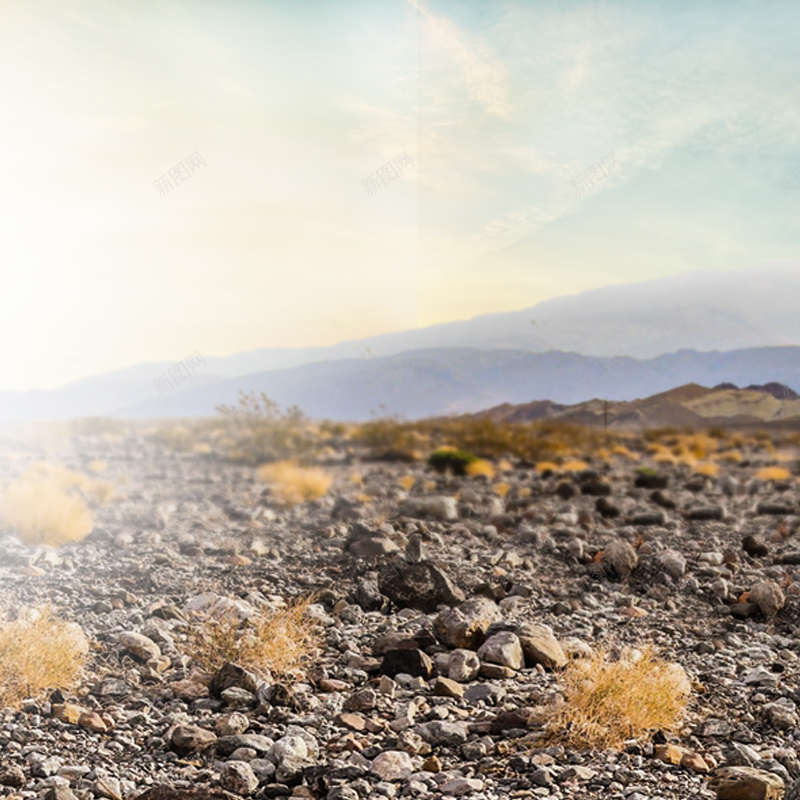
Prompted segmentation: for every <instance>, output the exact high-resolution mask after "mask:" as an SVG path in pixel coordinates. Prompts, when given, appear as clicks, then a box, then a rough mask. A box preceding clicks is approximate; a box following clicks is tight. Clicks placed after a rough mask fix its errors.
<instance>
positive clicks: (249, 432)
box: [216, 392, 321, 463]
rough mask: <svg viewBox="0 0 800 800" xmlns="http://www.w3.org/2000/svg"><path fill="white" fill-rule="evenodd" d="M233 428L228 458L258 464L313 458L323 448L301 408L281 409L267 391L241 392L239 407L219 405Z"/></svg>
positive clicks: (220, 410)
mask: <svg viewBox="0 0 800 800" xmlns="http://www.w3.org/2000/svg"><path fill="white" fill-rule="evenodd" d="M216 410H217V411H218V412H219V413H220V414H222V416H223V417H224V418H225V419H226V421H227V422H228V425H229V430H228V434H229V435H228V438H229V442H230V443H229V447H228V455H229V456H230V457H231V458H234V459H235V460H240V461H246V462H249V463H257V462H260V461H278V460H284V459H288V458H300V457H303V456H309V455H311V454H312V453H313V451H314V450H315V448H316V447H317V446H319V444H320V441H321V437H320V436H319V435H315V431H314V428H313V426H312V424H311V422H310V421H309V420H308V419H307V418H306V417H305V415H304V414H303V412H302V411H301V410H300V409H299V408H298V407H297V406H290V407H289V408H286V409H283V410H282V409H281V407H280V406H279V405H278V403H277V402H275V400H273V399H272V398H270V397H268V396H267V395H266V394H265V393H264V392H261V393H260V394H258V395H257V394H256V393H255V392H240V393H239V401H238V403H237V404H236V405H235V406H228V405H225V404H222V405H219V406H216Z"/></svg>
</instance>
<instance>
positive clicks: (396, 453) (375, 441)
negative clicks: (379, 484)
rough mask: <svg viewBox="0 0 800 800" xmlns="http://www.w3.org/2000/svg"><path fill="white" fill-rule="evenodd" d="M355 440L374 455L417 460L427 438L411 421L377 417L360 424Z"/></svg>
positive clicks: (398, 459)
mask: <svg viewBox="0 0 800 800" xmlns="http://www.w3.org/2000/svg"><path fill="white" fill-rule="evenodd" d="M353 440H354V441H355V442H356V443H358V444H360V445H362V446H364V447H366V448H367V449H368V450H369V451H370V453H371V454H372V456H373V457H375V458H383V459H387V460H396V461H415V460H417V459H418V458H420V452H419V448H420V446H421V445H422V444H423V443H424V441H425V438H424V436H423V435H422V433H421V432H420V431H419V430H417V429H415V427H414V425H413V424H412V423H410V422H400V421H398V420H396V419H393V418H386V419H375V420H370V421H369V422H365V423H364V424H363V425H360V426H359V427H358V428H357V429H356V431H355V432H354V434H353Z"/></svg>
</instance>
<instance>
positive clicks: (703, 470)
mask: <svg viewBox="0 0 800 800" xmlns="http://www.w3.org/2000/svg"><path fill="white" fill-rule="evenodd" d="M694 471H695V472H696V473H697V474H698V475H707V476H708V477H709V478H713V477H714V476H715V475H717V474H718V473H719V464H714V463H712V462H711V461H704V462H703V463H702V464H696V465H695V467H694Z"/></svg>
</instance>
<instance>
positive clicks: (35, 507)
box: [0, 466, 94, 547]
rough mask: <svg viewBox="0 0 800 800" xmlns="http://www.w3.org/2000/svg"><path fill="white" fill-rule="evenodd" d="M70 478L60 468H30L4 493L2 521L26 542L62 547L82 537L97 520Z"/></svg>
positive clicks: (0, 503)
mask: <svg viewBox="0 0 800 800" xmlns="http://www.w3.org/2000/svg"><path fill="white" fill-rule="evenodd" d="M67 472H69V470H67ZM75 474H77V473H75ZM79 477H80V476H79ZM66 478H68V480H66ZM70 481H72V478H70V477H69V476H65V475H64V473H63V472H60V471H59V470H56V471H55V472H54V473H53V474H48V473H47V472H46V470H43V469H42V468H41V467H39V466H34V467H32V468H30V469H28V470H27V471H26V472H24V473H22V474H21V475H20V476H18V477H17V478H16V479H15V480H13V481H12V482H11V483H10V484H9V485H8V486H7V487H6V488H5V490H4V491H3V493H2V496H0V522H1V523H2V524H3V525H4V526H6V527H9V528H12V529H13V530H14V531H15V532H16V533H17V535H18V536H19V537H20V539H22V541H23V542H25V543H26V544H46V545H50V546H51V547H58V546H59V545H61V544H66V543H67V542H77V541H80V540H81V539H83V537H84V536H86V535H87V534H88V533H89V532H90V531H91V530H92V528H93V527H94V523H93V521H92V515H91V513H90V512H89V509H88V508H87V506H86V504H85V503H84V501H83V499H82V498H81V497H80V496H79V495H78V494H76V493H75V492H74V491H71V490H70V483H69V482H70Z"/></svg>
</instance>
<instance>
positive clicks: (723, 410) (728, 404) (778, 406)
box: [470, 383, 800, 428]
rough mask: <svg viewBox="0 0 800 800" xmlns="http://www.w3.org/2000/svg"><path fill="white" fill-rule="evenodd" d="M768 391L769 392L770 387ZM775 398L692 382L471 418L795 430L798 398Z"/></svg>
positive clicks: (506, 408) (756, 390) (501, 409)
mask: <svg viewBox="0 0 800 800" xmlns="http://www.w3.org/2000/svg"><path fill="white" fill-rule="evenodd" d="M728 386H733V388H732V389H731V388H727V387H728ZM771 388H773V391H774V387H771ZM791 394H792V395H793V397H789V398H787V399H778V398H777V397H775V396H773V393H772V391H769V390H767V388H766V387H764V386H752V387H748V388H747V389H737V388H736V387H735V385H734V384H730V383H723V384H721V385H718V386H716V387H714V388H713V389H709V388H707V387H705V386H699V385H697V384H696V383H690V384H686V385H685V386H679V387H677V388H675V389H672V390H670V391H667V392H660V393H659V394H656V395H653V396H652V397H646V398H644V399H641V400H634V401H630V402H613V401H612V402H607V401H601V400H591V401H589V402H585V403H576V404H574V405H568V406H554V405H552V404H550V405H549V406H548V407H547V408H546V409H545V406H544V404H542V403H541V402H533V403H526V404H522V405H517V406H514V405H510V404H507V403H506V404H504V405H502V406H496V407H494V408H490V409H487V410H485V411H481V412H479V413H477V414H473V415H470V416H473V417H479V418H480V417H487V418H489V419H492V420H494V421H496V422H527V421H537V420H541V419H545V418H547V419H558V420H560V421H562V422H572V423H581V424H585V425H605V424H606V422H607V424H608V427H609V428H628V427H646V428H652V427H660V426H674V427H683V426H689V427H705V426H709V425H759V426H762V425H767V426H770V425H773V424H774V425H784V424H786V423H792V424H793V425H794V424H796V426H797V427H800V398H798V396H797V395H796V393H795V392H791Z"/></svg>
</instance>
